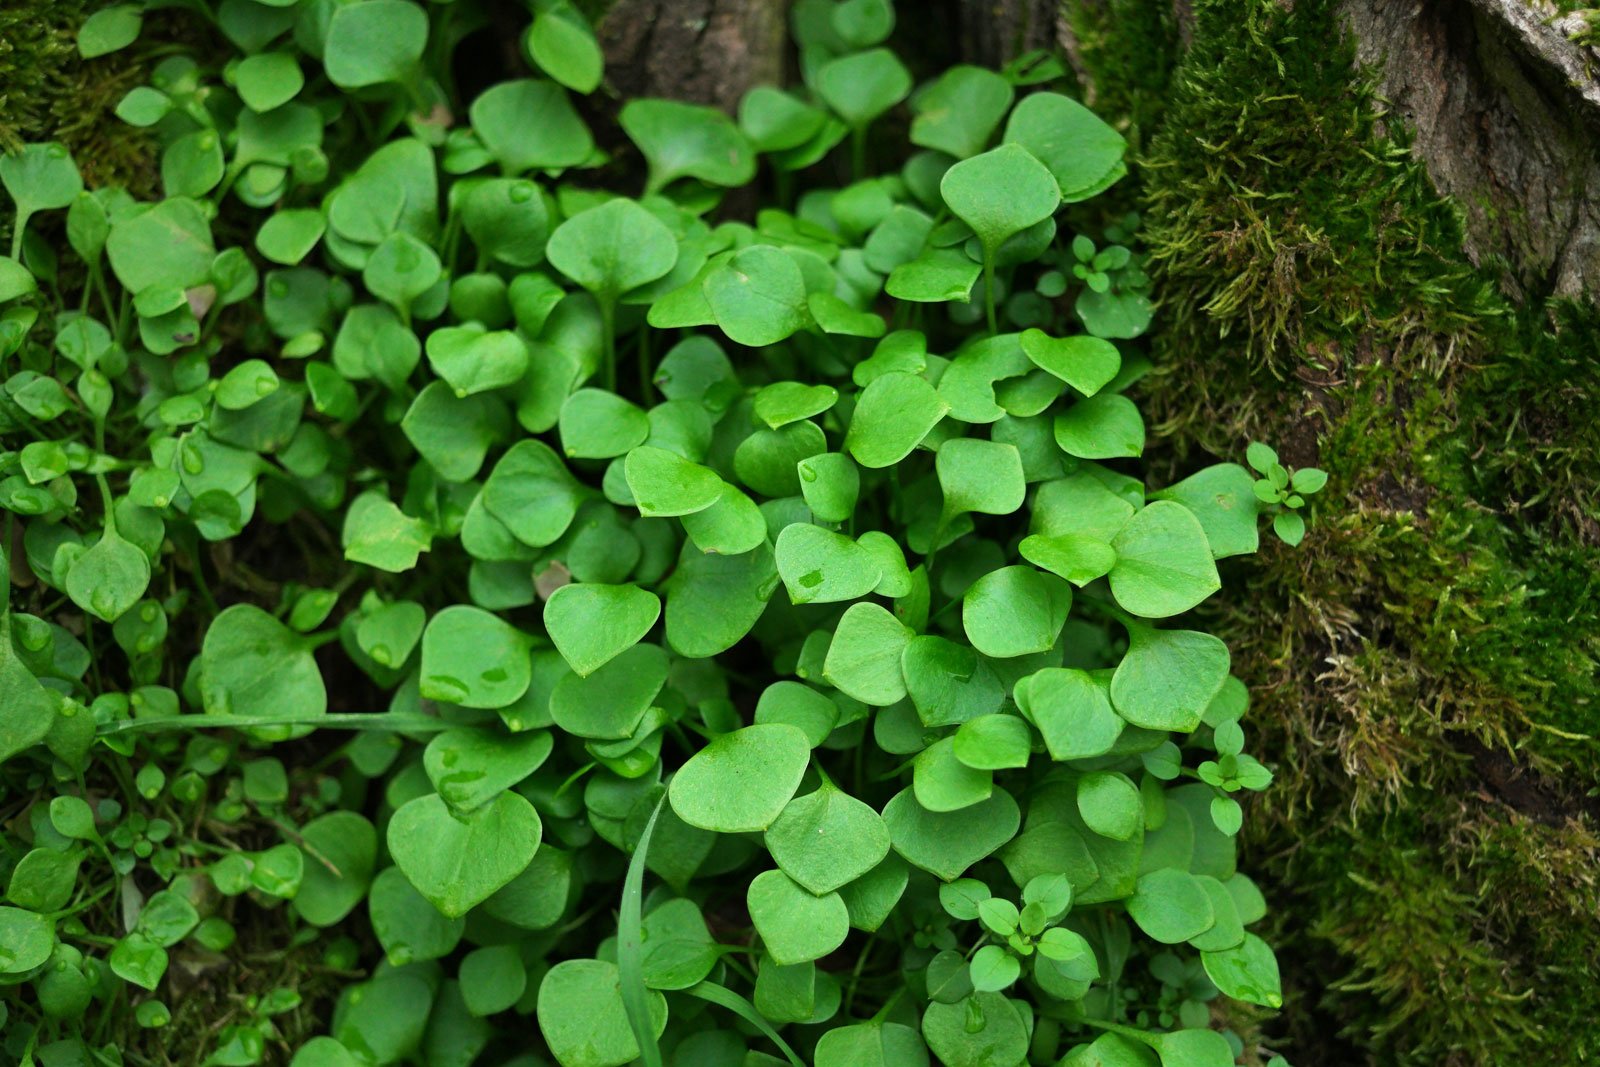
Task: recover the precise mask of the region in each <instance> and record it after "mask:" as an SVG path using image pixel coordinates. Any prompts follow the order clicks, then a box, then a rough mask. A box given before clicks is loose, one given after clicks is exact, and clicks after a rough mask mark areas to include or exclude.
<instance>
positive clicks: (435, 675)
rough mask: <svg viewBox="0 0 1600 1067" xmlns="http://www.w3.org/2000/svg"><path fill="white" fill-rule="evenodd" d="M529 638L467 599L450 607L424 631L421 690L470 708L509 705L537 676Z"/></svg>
mask: <svg viewBox="0 0 1600 1067" xmlns="http://www.w3.org/2000/svg"><path fill="white" fill-rule="evenodd" d="M528 649H529V642H528V638H527V637H525V636H524V635H523V634H521V633H520V632H518V631H517V629H516V628H515V627H513V626H511V625H509V624H508V623H505V622H502V621H501V620H500V619H498V618H496V617H495V616H494V615H491V614H490V613H489V612H487V611H484V610H483V609H482V608H476V607H472V606H470V605H466V604H456V605H453V606H451V607H448V608H445V609H444V610H443V611H441V612H439V613H438V614H436V615H435V616H434V617H433V618H432V619H430V620H428V628H427V629H426V630H425V631H423V634H422V676H421V679H420V681H419V682H418V689H419V691H420V692H421V694H422V695H423V696H424V697H426V698H427V699H429V700H443V701H448V702H449V703H451V704H459V705H461V706H462V707H467V708H503V707H506V706H507V705H509V704H511V703H512V702H513V701H515V700H516V699H517V698H518V697H520V696H522V694H523V693H524V692H526V691H527V689H528V685H529V683H530V682H531V681H532V679H533V667H532V662H531V660H530V658H529V655H528Z"/></svg>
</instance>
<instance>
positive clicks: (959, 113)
mask: <svg viewBox="0 0 1600 1067" xmlns="http://www.w3.org/2000/svg"><path fill="white" fill-rule="evenodd" d="M1011 97H1012V90H1011V83H1010V82H1008V81H1006V80H1005V79H1004V78H1002V77H1001V76H1000V75H998V74H996V73H995V72H994V71H992V70H984V69H983V68H982V67H970V66H965V65H961V66H954V67H951V68H950V69H949V70H947V71H945V72H944V73H943V74H941V75H940V76H939V78H938V80H937V81H935V82H934V83H933V84H932V85H930V86H928V87H927V88H926V89H924V90H922V91H921V92H920V93H919V94H918V95H917V97H916V99H914V100H913V101H912V102H911V109H912V110H913V111H915V112H916V114H917V117H916V118H915V119H913V120H912V122H911V143H912V144H915V145H921V146H922V147H924V148H932V149H936V150H938V151H940V152H944V153H946V154H948V155H952V156H955V157H956V158H957V159H966V158H967V157H968V156H974V155H977V154H978V153H979V152H982V151H983V148H984V145H986V144H988V143H989V138H990V137H991V136H993V135H994V131H995V130H996V129H997V128H998V127H999V125H1000V120H1001V119H1003V118H1005V115H1006V111H1007V110H1009V109H1010V107H1011Z"/></svg>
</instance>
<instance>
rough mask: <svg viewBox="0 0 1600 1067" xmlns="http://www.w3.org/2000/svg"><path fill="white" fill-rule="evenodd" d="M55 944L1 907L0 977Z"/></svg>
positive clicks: (29, 918)
mask: <svg viewBox="0 0 1600 1067" xmlns="http://www.w3.org/2000/svg"><path fill="white" fill-rule="evenodd" d="M841 906H842V905H841ZM55 943H56V935H55V924H54V923H52V922H51V921H50V919H49V918H48V917H46V916H44V915H37V914H35V913H34V912H31V911H23V910H22V909H21V908H7V907H0V974H26V973H27V972H29V971H31V970H33V969H34V968H35V967H38V966H40V965H41V964H43V963H44V961H45V960H47V959H49V958H50V952H51V950H52V949H53V948H55Z"/></svg>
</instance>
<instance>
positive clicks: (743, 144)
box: [619, 100, 756, 194]
mask: <svg viewBox="0 0 1600 1067" xmlns="http://www.w3.org/2000/svg"><path fill="white" fill-rule="evenodd" d="M619 120H620V121H621V123H622V128H623V130H624V131H626V133H627V134H628V136H629V137H630V138H631V139H632V140H633V143H634V144H636V145H638V146H639V151H641V152H642V153H644V158H645V160H646V161H647V162H648V163H649V165H650V177H649V180H648V181H646V182H645V192H646V193H647V194H648V193H654V192H657V191H659V190H661V189H663V188H665V187H666V186H668V185H669V184H671V183H672V182H674V181H677V180H678V179H679V178H698V179H699V180H701V181H703V182H705V183H707V184H708V185H727V186H734V185H743V184H744V183H746V182H748V181H749V180H750V179H751V178H752V177H754V176H755V172H756V157H755V152H754V151H753V150H752V149H751V146H750V142H749V141H747V140H746V139H745V136H744V134H743V133H741V132H739V128H738V127H737V126H735V125H734V124H733V120H732V119H730V118H728V116H727V115H724V114H723V113H722V112H720V111H718V110H717V109H716V108H711V107H704V106H701V105H699V104H685V103H681V102H679V101H677V100H630V101H629V102H628V104H627V105H626V106H625V107H623V109H622V114H621V115H620V116H619Z"/></svg>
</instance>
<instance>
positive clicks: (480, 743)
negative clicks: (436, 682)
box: [422, 729, 554, 812]
mask: <svg viewBox="0 0 1600 1067" xmlns="http://www.w3.org/2000/svg"><path fill="white" fill-rule="evenodd" d="M552 747H554V742H553V741H552V739H551V737H550V734H549V733H548V732H546V731H544V730H530V731H528V732H526V733H518V734H504V733H500V732H498V731H490V730H474V729H459V730H444V731H442V732H440V733H438V734H435V735H434V738H433V740H432V741H429V742H428V747H427V748H425V749H424V750H423V753H422V766H423V769H424V770H426V771H427V772H428V780H429V781H431V782H432V783H433V788H434V789H436V790H438V792H439V795H440V796H442V797H443V798H444V799H445V803H447V804H449V805H450V807H452V808H453V809H455V810H456V811H459V812H466V811H475V810H477V809H478V808H481V807H483V806H484V805H485V804H487V803H489V802H490V801H491V800H493V799H494V798H495V797H497V796H499V795H500V794H501V793H503V792H505V791H506V790H507V789H510V788H511V787H512V786H514V785H516V784H517V783H518V782H520V781H522V780H523V779H524V778H526V777H528V775H530V774H532V773H533V772H534V771H536V770H538V769H539V767H540V766H541V765H543V763H544V761H545V759H546V758H548V757H549V755H550V750H551V749H552Z"/></svg>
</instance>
